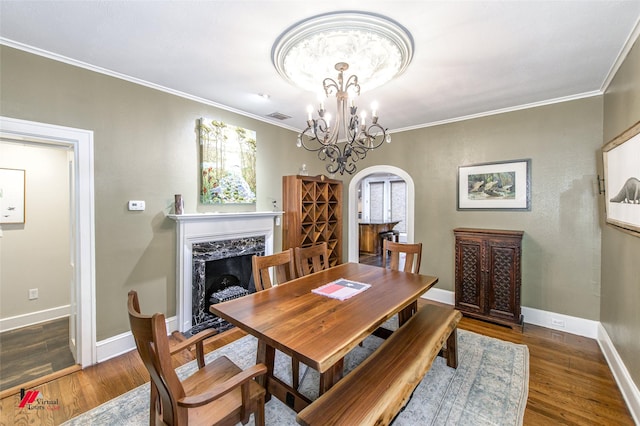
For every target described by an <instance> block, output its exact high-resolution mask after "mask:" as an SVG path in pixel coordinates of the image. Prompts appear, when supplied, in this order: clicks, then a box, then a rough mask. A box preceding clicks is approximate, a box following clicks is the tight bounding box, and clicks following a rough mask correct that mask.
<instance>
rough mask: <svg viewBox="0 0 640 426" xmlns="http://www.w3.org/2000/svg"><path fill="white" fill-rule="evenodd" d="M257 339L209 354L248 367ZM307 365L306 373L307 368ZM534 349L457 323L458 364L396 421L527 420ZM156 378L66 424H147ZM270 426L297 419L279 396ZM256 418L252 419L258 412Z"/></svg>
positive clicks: (279, 357)
mask: <svg viewBox="0 0 640 426" xmlns="http://www.w3.org/2000/svg"><path fill="white" fill-rule="evenodd" d="M381 342H382V340H381V339H379V338H377V337H374V336H371V337H368V338H367V339H366V340H365V341H364V345H363V346H362V347H356V348H355V349H354V350H353V351H351V352H350V353H349V354H348V355H347V357H346V358H345V373H346V371H351V370H352V369H353V368H355V366H356V365H358V364H359V363H360V362H362V360H364V359H365V358H366V357H367V356H368V355H370V354H371V353H372V352H373V351H374V350H375V349H376V348H377V347H378V346H379V345H380V343H381ZM256 348H257V340H256V339H255V338H254V337H252V336H246V337H243V338H241V339H239V340H237V341H235V342H233V343H231V344H229V345H227V346H225V347H223V348H221V349H218V350H216V351H214V352H211V353H209V354H207V356H206V359H207V360H210V359H214V358H217V357H218V356H220V355H226V356H227V357H229V359H231V360H232V361H233V362H235V363H236V364H237V365H238V366H240V367H241V368H247V367H249V366H250V365H252V364H254V363H255V354H256ZM196 368H197V366H196V364H195V361H193V362H190V363H188V364H185V365H183V366H181V367H179V368H178V369H177V370H176V371H177V372H178V375H179V376H180V377H187V376H189V375H190V374H192V373H193V372H194V371H195V369H196ZM290 369H291V362H290V360H289V358H288V357H287V356H286V355H284V354H282V353H280V352H276V364H275V371H276V373H275V374H276V376H278V377H280V378H281V379H282V380H283V381H285V382H288V383H290V380H291V379H290V378H291V371H290ZM302 371H304V373H302ZM301 373H302V383H301V386H300V390H301V392H302V393H303V394H305V395H307V396H308V397H310V398H311V399H315V398H316V397H317V388H318V376H319V375H318V372H317V371H315V370H313V369H311V368H306V369H305V368H304V367H303V366H302V367H301ZM528 384H529V351H528V348H527V346H526V345H516V344H513V343H509V342H504V341H502V340H498V339H493V338H490V337H486V336H482V335H479V334H475V333H472V332H468V331H465V330H458V368H457V369H453V368H449V367H447V364H446V362H445V361H444V359H442V358H440V357H438V358H437V359H436V360H435V361H434V363H433V366H432V367H431V370H429V373H427V375H426V376H425V378H424V379H423V380H422V382H421V383H420V384H419V385H418V387H417V388H416V390H415V392H414V394H413V396H412V398H411V400H410V401H409V403H408V404H407V405H406V406H405V407H404V409H403V410H402V411H401V412H400V414H399V415H398V416H397V417H396V419H395V420H394V422H393V424H394V425H397V426H401V425H402V426H415V425H418V424H419V425H521V424H522V418H523V416H524V409H525V406H526V404H527V394H528ZM148 404H149V384H148V383H147V384H144V385H142V386H140V387H138V388H136V389H133V390H131V391H129V392H127V393H126V394H124V395H121V396H119V397H117V398H114V399H112V400H111V401H108V402H106V403H104V404H102V405H101V406H99V407H97V408H95V409H93V410H91V411H88V412H86V413H84V414H82V415H80V416H78V417H76V418H74V419H71V420H69V421H68V422H66V423H64V424H65V425H83V426H84V425H104V424H118V425H147V424H149V412H148V407H149V405H148ZM265 411H266V413H265V414H266V423H267V425H278V426H280V425H295V424H296V419H295V413H294V412H293V411H292V410H291V409H289V408H288V407H287V406H286V405H284V404H283V403H281V402H280V401H278V400H277V399H276V398H272V399H271V401H269V402H268V403H267V404H266V406H265ZM249 424H250V425H253V416H252V417H251V421H250V422H249Z"/></svg>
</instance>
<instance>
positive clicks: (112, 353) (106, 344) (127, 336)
mask: <svg viewBox="0 0 640 426" xmlns="http://www.w3.org/2000/svg"><path fill="white" fill-rule="evenodd" d="M165 322H166V323H167V330H169V332H170V333H171V332H172V331H173V330H176V329H177V326H176V324H177V319H176V317H175V316H174V317H171V318H167V319H166V320H165ZM135 348H136V342H135V341H134V340H133V334H131V331H126V332H124V333H121V334H118V335H117V336H113V337H109V338H108V339H104V340H100V341H99V342H96V355H97V359H98V362H103V361H106V360H108V359H111V358H114V357H117V356H118V355H122V354H124V353H127V352H129V351H131V350H133V349H135Z"/></svg>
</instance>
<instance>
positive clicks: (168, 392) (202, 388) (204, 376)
mask: <svg viewBox="0 0 640 426" xmlns="http://www.w3.org/2000/svg"><path fill="white" fill-rule="evenodd" d="M127 306H128V310H129V323H130V324H131V331H132V333H133V337H134V339H135V342H136V347H137V348H138V353H139V354H140V357H141V358H142V362H143V363H144V365H145V367H146V368H147V370H148V372H149V375H150V376H151V399H150V402H151V403H150V424H152V425H153V424H156V422H158V421H159V423H161V424H167V425H187V424H189V425H200V424H207V425H235V424H237V423H238V422H241V423H243V424H246V423H247V422H248V421H249V416H250V415H251V413H254V415H255V423H256V425H264V396H265V390H264V388H263V387H262V386H260V385H259V384H258V383H257V382H256V381H255V380H254V378H256V377H258V376H260V375H263V374H265V373H266V371H267V368H266V366H265V365H264V364H258V365H254V366H252V367H250V368H247V369H246V370H244V371H243V370H242V369H240V368H239V367H238V366H237V365H235V364H234V363H233V362H231V361H230V360H229V359H228V358H227V357H225V356H221V357H220V358H217V359H215V360H214V361H212V362H210V363H209V364H207V365H205V364H204V348H203V346H202V341H203V340H204V339H206V338H207V337H211V336H212V335H213V334H215V331H213V332H206V331H205V332H202V333H198V334H196V335H195V336H193V337H191V338H189V339H186V340H184V341H182V342H179V343H177V344H176V345H174V346H173V347H171V348H170V345H169V339H168V337H167V328H166V323H165V317H164V315H163V314H162V313H156V314H154V315H152V316H148V315H142V314H141V313H140V305H139V302H138V295H137V293H136V292H135V291H130V292H129V296H128V303H127ZM194 344H195V345H196V348H197V349H196V352H197V360H198V367H199V369H198V371H196V372H195V373H194V374H192V375H191V376H189V377H187V378H186V379H184V380H182V381H181V380H180V379H179V378H178V376H177V374H176V372H175V370H174V369H173V366H172V363H171V353H176V352H178V351H180V350H184V349H185V348H186V347H188V346H189V345H194Z"/></svg>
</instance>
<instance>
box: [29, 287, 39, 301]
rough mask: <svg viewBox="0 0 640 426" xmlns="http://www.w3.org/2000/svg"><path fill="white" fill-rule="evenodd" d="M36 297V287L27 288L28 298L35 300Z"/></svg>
mask: <svg viewBox="0 0 640 426" xmlns="http://www.w3.org/2000/svg"><path fill="white" fill-rule="evenodd" d="M37 298H38V289H37V288H30V289H29V300H35V299H37Z"/></svg>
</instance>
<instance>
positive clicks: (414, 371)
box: [296, 305, 462, 426]
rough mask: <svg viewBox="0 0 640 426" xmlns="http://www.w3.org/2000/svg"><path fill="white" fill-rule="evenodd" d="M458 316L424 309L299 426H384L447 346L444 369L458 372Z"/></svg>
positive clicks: (310, 409) (300, 418) (309, 411)
mask: <svg viewBox="0 0 640 426" xmlns="http://www.w3.org/2000/svg"><path fill="white" fill-rule="evenodd" d="M461 318H462V314H461V313H460V312H459V311H457V310H455V309H453V308H451V307H444V306H438V305H425V306H424V307H422V308H421V309H420V310H418V312H417V313H416V314H415V315H413V316H412V317H411V318H410V319H409V321H407V322H406V323H405V324H404V325H403V326H402V327H400V328H399V329H398V330H396V331H395V332H393V334H391V336H390V337H389V338H388V339H387V340H385V341H384V343H382V345H381V346H380V347H379V348H378V349H377V350H376V351H375V352H374V353H373V354H371V355H370V356H369V357H368V358H367V359H366V360H364V361H363V362H362V364H360V365H358V367H356V368H355V369H354V370H353V371H352V372H350V373H349V374H348V375H347V376H345V377H344V378H343V379H342V380H340V381H339V382H338V383H336V384H335V385H334V386H333V387H332V388H331V389H329V390H328V391H327V392H326V393H325V394H323V395H322V396H320V397H319V398H318V399H317V400H315V401H314V402H312V403H311V404H310V405H309V406H307V407H306V408H305V409H304V410H302V411H300V413H298V416H297V418H296V420H297V421H298V423H300V424H301V425H309V426H311V425H348V426H354V425H386V424H389V423H390V422H391V421H392V420H393V419H394V418H395V416H396V415H397V413H398V412H399V411H400V409H401V408H402V407H404V405H405V404H406V403H407V402H408V400H409V398H410V397H411V394H412V393H413V391H414V389H415V388H416V387H417V386H418V384H419V383H420V381H421V380H422V379H423V378H424V376H425V374H426V373H427V371H428V370H429V369H430V368H431V365H432V364H433V361H434V360H435V358H436V356H437V355H438V354H439V353H440V352H441V350H442V349H443V345H444V342H445V341H446V342H447V345H446V350H444V351H443V356H444V357H445V358H446V360H447V365H448V366H450V367H453V368H456V367H457V366H458V353H457V344H456V339H457V333H456V330H457V326H458V322H459V321H460V319H461Z"/></svg>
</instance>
